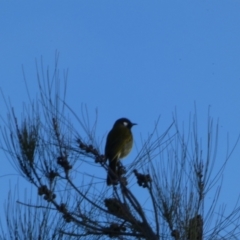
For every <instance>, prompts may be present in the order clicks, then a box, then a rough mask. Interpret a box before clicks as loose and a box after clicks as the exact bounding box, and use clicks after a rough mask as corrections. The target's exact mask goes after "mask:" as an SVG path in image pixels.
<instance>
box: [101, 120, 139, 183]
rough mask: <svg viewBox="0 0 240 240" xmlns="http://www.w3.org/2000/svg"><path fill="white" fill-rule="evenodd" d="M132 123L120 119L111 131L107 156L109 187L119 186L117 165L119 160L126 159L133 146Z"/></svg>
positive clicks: (107, 145)
mask: <svg viewBox="0 0 240 240" xmlns="http://www.w3.org/2000/svg"><path fill="white" fill-rule="evenodd" d="M134 125H137V124H136V123H132V122H131V121H130V120H128V119H127V118H120V119H118V120H117V121H116V122H115V123H114V125H113V128H112V129H111V131H110V132H109V133H108V136H107V141H106V146H105V156H106V158H107V159H108V161H109V169H108V175H107V185H112V184H114V185H116V184H117V179H118V175H117V163H118V161H119V159H122V158H124V157H126V156H127V155H128V154H129V153H130V151H131V149H132V146H133V136H132V132H131V128H132V126H134Z"/></svg>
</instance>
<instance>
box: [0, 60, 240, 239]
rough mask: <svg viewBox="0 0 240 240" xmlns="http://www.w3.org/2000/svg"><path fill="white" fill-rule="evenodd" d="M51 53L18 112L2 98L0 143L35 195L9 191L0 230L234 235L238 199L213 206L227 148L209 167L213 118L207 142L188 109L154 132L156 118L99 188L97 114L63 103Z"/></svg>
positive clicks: (46, 234)
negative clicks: (183, 119) (185, 118)
mask: <svg viewBox="0 0 240 240" xmlns="http://www.w3.org/2000/svg"><path fill="white" fill-rule="evenodd" d="M57 60H58V57H57V58H56V65H55V70H54V73H53V77H52V78H51V77H50V72H49V70H47V74H46V75H45V73H44V71H43V69H44V67H43V64H42V65H41V69H42V71H41V72H40V71H39V70H38V67H37V77H38V86H39V93H40V95H39V96H40V97H39V98H37V100H36V101H32V100H31V99H29V101H30V104H29V107H28V108H27V107H26V108H25V109H24V112H23V119H22V121H20V120H19V119H18V118H17V116H16V114H15V112H14V109H13V108H12V107H11V106H10V105H9V104H8V103H7V102H6V101H5V103H6V106H8V109H9V113H8V120H7V121H5V122H3V127H2V128H1V130H2V137H3V140H4V141H3V143H2V144H1V149H2V150H3V151H4V152H5V153H6V155H7V156H8V157H10V161H11V162H12V163H13V164H14V166H15V167H16V169H17V171H18V173H19V174H20V175H21V176H22V177H24V178H25V179H26V180H27V181H28V182H29V183H31V185H32V186H33V187H34V188H35V189H36V190H37V192H36V193H37V194H38V196H36V198H37V201H36V202H33V201H34V199H35V196H34V195H35V194H33V193H32V195H31V201H29V200H27V199H26V198H25V201H24V202H23V201H17V202H15V201H14V199H15V197H14V198H12V195H9V197H8V200H7V206H6V222H7V230H6V229H3V228H2V235H1V236H0V238H1V239H50V238H51V239H81V238H84V239H88V238H89V239H109V238H116V239H151V240H154V239H190V240H197V239H199V240H200V239H239V237H240V231H239V230H240V229H239V227H238V225H239V222H238V221H239V220H238V219H239V214H240V211H239V206H238V205H236V207H235V208H234V209H233V210H232V212H231V213H230V214H229V215H227V216H224V211H223V208H220V209H219V210H217V209H216V206H217V202H218V201H219V199H220V189H221V176H222V174H223V171H224V168H225V166H226V163H227V161H228V160H229V157H230V155H231V152H230V153H229V154H227V157H226V159H223V164H222V167H221V168H220V169H219V170H218V171H216V169H215V165H214V164H215V160H216V156H217V142H218V124H214V122H213V119H212V118H211V117H210V116H209V117H208V129H207V137H206V139H205V140H204V141H203V143H204V144H205V145H204V144H201V142H202V140H201V138H200V137H199V134H198V131H197V117H196V113H195V114H194V116H193V119H192V120H191V121H190V125H189V126H190V127H189V129H188V131H187V133H186V131H185V130H184V129H183V130H180V129H179V126H178V123H177V118H176V115H174V116H173V122H172V123H171V124H170V126H169V128H168V129H166V130H165V131H164V132H163V133H162V134H159V133H158V128H157V126H158V124H157V123H156V126H155V127H154V130H153V132H152V134H151V135H150V136H149V137H148V139H147V140H146V141H145V142H144V143H143V145H142V148H141V150H140V151H139V153H138V155H137V156H136V158H135V159H134V160H133V161H132V163H131V164H130V165H129V166H128V167H127V171H126V168H125V167H124V166H122V165H119V169H121V171H120V173H119V176H118V177H119V184H118V185H117V186H112V187H107V185H106V183H105V179H104V178H105V175H106V172H107V169H108V167H107V163H106V159H105V156H104V155H103V153H102V152H101V150H100V149H101V145H100V144H99V143H98V142H97V137H96V126H97V118H96V120H95V121H94V124H92V125H91V124H90V118H89V115H88V112H87V110H86V108H84V107H82V114H81V117H79V116H77V114H76V113H75V112H74V111H73V110H72V109H71V108H70V106H68V105H67V103H66V101H65V96H66V91H65V90H66V78H67V74H65V75H64V81H63V82H64V86H63V89H64V91H63V92H62V93H61V92H60V89H61V88H60V85H61V83H62V81H61V80H60V75H59V70H58V69H57ZM70 115H72V117H71V119H72V121H73V119H74V121H75V122H74V124H73V123H72V122H71V120H70V117H69V116H70ZM77 124H79V125H80V127H81V128H77V127H74V126H76V125H77ZM233 149H234V148H233ZM98 173H99V174H98ZM218 183H219V184H220V185H219V186H218V187H216V186H217V185H216V184H218ZM214 189H215V197H214V199H213V201H212V203H208V206H210V207H208V208H206V199H207V198H206V196H207V195H208V194H209V192H210V191H213V190H214ZM144 201H145V202H144ZM12 212H14V214H12ZM216 212H217V214H216ZM213 219H214V221H215V222H213ZM233 223H234V224H233Z"/></svg>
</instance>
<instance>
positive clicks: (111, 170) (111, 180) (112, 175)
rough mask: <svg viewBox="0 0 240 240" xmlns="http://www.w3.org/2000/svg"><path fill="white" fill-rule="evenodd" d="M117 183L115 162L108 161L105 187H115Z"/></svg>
mask: <svg viewBox="0 0 240 240" xmlns="http://www.w3.org/2000/svg"><path fill="white" fill-rule="evenodd" d="M117 182H118V176H117V161H116V160H109V166H108V175H107V185H108V186H109V185H116V184H117Z"/></svg>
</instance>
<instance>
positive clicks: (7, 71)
mask: <svg viewBox="0 0 240 240" xmlns="http://www.w3.org/2000/svg"><path fill="white" fill-rule="evenodd" d="M239 27H240V2H239V1H219V0H218V1H71V2H69V1H61V2H59V1H50V2H49V1H48V2H44V1H41V2H30V1H24V2H23V1H21V2H20V1H18V2H17V1H16V2H7V1H4V2H3V1H2V2H1V3H0V30H1V31H0V32H1V33H0V88H1V90H2V91H3V93H4V95H5V97H9V98H10V99H11V103H12V105H13V106H14V107H15V109H16V111H17V113H18V114H19V116H20V112H21V109H22V106H23V103H27V102H28V97H27V94H26V88H25V84H24V80H23V74H22V66H23V67H24V70H25V74H26V79H27V81H28V87H29V90H30V92H31V96H32V97H33V98H34V97H35V96H36V94H37V82H36V67H35V60H37V61H38V62H39V63H40V58H41V56H42V57H43V62H44V64H45V66H49V68H50V70H51V69H52V70H53V68H54V55H55V51H56V50H57V51H58V52H59V54H60V60H59V68H60V69H62V70H63V69H65V70H68V95H67V102H68V104H69V105H70V106H71V107H72V108H73V109H74V110H75V112H79V113H80V111H81V104H86V105H87V107H88V111H89V113H90V116H94V113H95V109H98V130H97V133H98V138H99V139H101V138H102V137H103V136H104V134H106V132H107V131H108V130H109V129H110V128H111V127H112V124H113V123H114V121H115V120H116V119H118V118H119V117H128V118H129V119H131V120H132V121H133V122H137V123H138V126H137V127H136V128H134V130H133V132H134V136H135V143H136V144H135V145H137V146H138V147H140V145H141V141H140V135H142V136H143V137H146V136H147V134H148V133H151V131H152V129H153V127H154V123H155V121H156V120H157V118H158V117H159V116H161V121H160V124H159V132H163V131H164V130H165V128H166V127H167V126H168V125H169V124H170V123H171V119H172V113H173V112H174V111H175V109H177V113H178V119H179V123H180V124H182V122H185V123H186V125H187V124H188V119H189V114H190V112H192V113H193V111H194V103H196V105H197V114H198V124H199V130H200V131H199V135H201V136H202V137H203V138H204V137H206V132H207V130H206V123H207V113H208V108H209V106H210V109H211V116H212V117H213V118H214V119H215V122H216V121H217V120H218V119H219V122H220V129H219V130H220V134H219V138H220V139H219V148H218V150H219V157H220V158H221V159H220V160H219V162H221V161H223V160H224V157H225V155H226V150H227V143H228V142H227V136H228V137H229V144H230V147H231V146H233V144H234V143H235V141H236V139H237V136H238V134H239V133H240V98H239V89H240V65H239V64H240V44H239V43H240V31H239ZM0 109H1V116H5V114H6V112H7V110H6V108H5V104H4V103H3V101H2V100H1V101H0ZM103 145H104V144H103ZM103 147H104V146H102V149H103ZM134 154H136V148H135V149H134V150H133V153H132V154H131V155H130V157H129V158H128V159H126V163H129V162H131V157H133V156H134ZM0 156H1V165H2V167H1V168H0V176H1V177H0V186H1V189H2V186H3V191H2V192H1V196H0V204H2V202H4V199H5V198H6V197H7V193H8V187H9V182H11V184H12V185H13V186H14V185H15V184H16V182H17V181H22V180H21V178H20V177H19V176H17V175H16V171H15V170H14V169H13V167H12V166H11V165H10V164H9V163H8V162H7V161H6V158H5V156H4V155H3V154H2V153H0ZM222 156H223V157H222ZM239 156H240V148H239V146H238V147H237V148H236V150H235V152H234V154H233V155H232V158H231V161H230V163H229V165H228V167H227V169H226V171H225V174H224V179H223V180H224V184H223V190H222V191H223V194H222V202H225V203H229V207H230V208H231V206H233V204H234V203H235V199H236V198H237V196H238V191H237V190H234V189H233V188H231V187H229V186H235V185H236V180H237V181H239V168H240V163H239ZM6 174H12V175H7V176H6ZM96 174H97V173H96Z"/></svg>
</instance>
